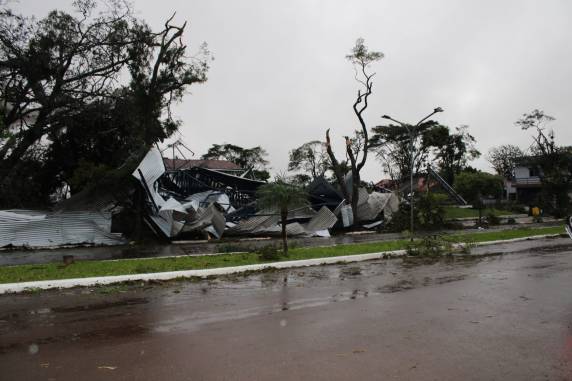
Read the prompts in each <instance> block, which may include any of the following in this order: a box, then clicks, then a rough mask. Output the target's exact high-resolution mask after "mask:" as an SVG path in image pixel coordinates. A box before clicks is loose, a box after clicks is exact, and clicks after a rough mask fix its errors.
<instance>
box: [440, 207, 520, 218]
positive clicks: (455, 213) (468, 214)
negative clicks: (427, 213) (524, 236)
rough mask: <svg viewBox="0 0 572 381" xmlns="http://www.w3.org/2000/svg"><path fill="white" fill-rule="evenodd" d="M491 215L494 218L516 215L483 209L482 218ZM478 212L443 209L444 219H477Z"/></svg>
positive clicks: (505, 211) (462, 209)
mask: <svg viewBox="0 0 572 381" xmlns="http://www.w3.org/2000/svg"><path fill="white" fill-rule="evenodd" d="M489 213H493V214H494V215H495V216H498V217H500V216H510V215H514V214H518V213H515V212H511V211H510V210H500V209H495V208H489V209H483V214H482V216H483V217H485V216H486V215H487V214H489ZM478 217H479V211H478V210H477V209H467V208H457V207H454V206H446V207H445V218H451V219H452V218H478Z"/></svg>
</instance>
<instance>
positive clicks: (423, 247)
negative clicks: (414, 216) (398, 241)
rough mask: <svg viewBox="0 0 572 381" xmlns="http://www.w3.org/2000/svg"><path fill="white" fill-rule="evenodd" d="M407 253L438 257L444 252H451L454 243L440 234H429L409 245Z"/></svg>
mask: <svg viewBox="0 0 572 381" xmlns="http://www.w3.org/2000/svg"><path fill="white" fill-rule="evenodd" d="M406 250H407V255H411V256H421V257H438V256H441V255H443V254H451V252H452V251H453V244H452V242H451V241H449V240H447V239H445V238H444V237H443V236H442V235H440V234H435V235H428V236H425V237H423V238H422V239H421V240H419V241H414V242H412V243H410V244H408V245H407V249H406Z"/></svg>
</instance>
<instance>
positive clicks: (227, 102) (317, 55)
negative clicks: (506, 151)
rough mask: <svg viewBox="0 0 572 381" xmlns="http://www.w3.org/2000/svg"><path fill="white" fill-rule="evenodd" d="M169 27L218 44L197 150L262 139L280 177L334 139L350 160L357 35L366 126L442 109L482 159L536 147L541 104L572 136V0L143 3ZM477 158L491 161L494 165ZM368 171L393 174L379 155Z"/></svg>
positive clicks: (194, 108)
mask: <svg viewBox="0 0 572 381" xmlns="http://www.w3.org/2000/svg"><path fill="white" fill-rule="evenodd" d="M71 2H72V1H71V0H49V1H47V0H19V2H16V3H12V7H13V8H14V9H15V10H19V11H21V12H22V13H24V14H28V15H31V14H34V15H36V16H40V17H41V16H44V15H45V14H46V13H47V12H48V11H49V10H51V9H53V8H59V9H69V8H70V4H71ZM133 4H134V6H135V9H136V10H137V12H138V15H139V17H140V18H142V19H144V20H146V21H147V22H148V23H149V24H150V25H152V26H153V27H155V28H157V29H158V28H159V27H160V26H161V25H162V23H163V22H164V20H165V19H166V18H168V17H169V16H170V15H171V14H172V13H173V12H174V11H176V12H177V16H176V20H177V21H179V22H183V21H184V20H188V21H189V22H190V26H189V28H188V31H187V34H186V37H185V38H186V41H187V43H188V44H189V45H190V46H191V49H192V48H193V47H195V48H196V47H198V45H199V44H200V43H201V42H202V41H206V42H208V44H209V47H210V49H211V51H212V52H213V54H214V56H215V61H214V62H213V63H212V67H211V70H210V73H209V80H208V82H207V83H205V84H203V85H199V86H196V87H194V88H192V89H191V94H189V95H188V96H187V97H186V98H185V99H184V101H183V103H181V104H180V105H179V106H178V107H177V108H176V111H177V114H178V116H179V118H180V119H181V120H183V122H184V126H183V128H182V129H181V133H182V135H183V140H184V141H185V142H186V143H187V145H188V146H189V147H190V148H192V149H193V150H194V151H195V152H196V153H197V154H202V153H204V152H205V151H206V150H207V149H208V147H209V146H210V145H211V144H213V143H223V142H228V143H234V144H238V145H241V146H246V147H250V146H254V145H262V146H263V147H264V148H265V149H266V150H267V151H268V153H269V159H270V161H271V165H272V168H273V172H279V171H283V170H285V169H286V166H287V162H288V151H289V150H290V149H292V148H294V147H297V146H299V145H301V144H302V143H304V142H306V141H309V140H315V139H324V133H325V130H326V129H327V128H330V129H331V131H332V137H333V139H334V141H336V142H337V145H336V147H335V148H336V151H337V152H338V155H339V157H343V151H342V150H343V141H342V136H343V135H346V134H351V131H353V130H354V129H355V128H357V127H358V124H357V120H356V119H355V116H354V114H353V111H352V108H351V106H352V103H353V101H354V98H355V95H356V91H357V84H356V83H355V81H354V77H353V70H352V68H351V64H350V63H349V62H347V61H346V60H345V58H344V57H345V55H346V54H347V53H349V51H350V49H351V47H352V46H353V44H354V42H355V40H356V38H358V37H363V38H365V41H366V44H367V45H368V46H369V47H370V48H371V49H374V50H379V51H382V52H383V53H384V54H385V58H384V59H383V60H382V61H381V62H379V63H377V64H375V66H374V70H375V72H376V73H377V75H376V76H375V83H374V88H373V91H374V92H373V95H372V96H371V103H370V107H369V108H368V110H367V111H366V115H365V116H366V120H367V122H368V123H369V125H370V126H374V125H376V124H381V119H380V118H379V117H380V116H381V115H383V114H389V115H391V116H393V117H395V118H397V119H400V120H405V121H411V122H413V121H417V120H418V119H419V118H421V117H423V116H425V115H426V114H427V113H429V112H430V111H431V110H432V109H433V108H434V107H436V106H441V107H443V108H444V109H445V112H444V113H443V114H439V118H438V120H439V121H440V122H442V123H443V124H446V125H448V126H450V127H455V126H458V125H463V124H466V125H469V127H470V132H471V133H472V134H473V135H474V136H475V137H476V139H477V143H478V148H479V150H480V151H481V152H482V153H483V154H484V153H486V152H487V151H488V149H489V148H490V147H492V146H495V145H500V144H508V143H510V144H518V145H520V146H521V147H522V148H527V147H528V146H529V145H530V137H529V136H528V134H527V133H526V132H524V131H520V130H519V129H518V128H517V127H515V126H514V122H515V121H516V120H517V119H518V118H519V117H520V116H521V115H522V114H523V113H525V112H529V111H531V110H532V109H534V108H541V109H543V110H545V112H547V113H548V114H550V115H552V116H554V117H555V118H556V121H554V122H553V123H552V127H553V128H554V130H555V132H556V137H557V140H558V141H559V142H560V143H562V144H572V125H571V124H570V122H571V121H572V107H571V106H572V1H568V0H544V1H540V0H538V1H533V0H506V1H500V0H479V1H476V0H475V1H458V0H432V1H427V0H415V1H390V0H372V1H334V0H322V1H318V0H297V1H294V0H283V1H273V0H248V1H246V0H226V1H223V0H202V1H199V0H186V1H185V0H163V1H157V0H135V1H133ZM473 165H475V166H477V167H479V168H482V169H489V168H488V164H487V163H486V161H485V160H484V159H479V160H477V161H476V162H474V164H473ZM364 171H365V173H364V175H363V178H364V179H366V180H378V179H379V178H381V177H382V174H381V172H380V164H379V163H378V162H376V160H375V159H374V157H373V156H372V157H371V159H370V162H369V164H368V165H367V166H366V168H365V169H364Z"/></svg>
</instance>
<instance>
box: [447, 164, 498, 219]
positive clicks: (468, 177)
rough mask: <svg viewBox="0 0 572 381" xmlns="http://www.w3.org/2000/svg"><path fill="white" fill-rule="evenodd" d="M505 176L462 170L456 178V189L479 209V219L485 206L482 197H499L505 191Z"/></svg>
mask: <svg viewBox="0 0 572 381" xmlns="http://www.w3.org/2000/svg"><path fill="white" fill-rule="evenodd" d="M503 183H504V182H503V178H502V177H501V176H497V175H493V174H490V173H486V172H467V171H465V172H461V173H460V174H459V175H457V177H456V178H455V189H456V190H457V192H459V194H461V196H463V198H464V199H465V200H467V201H468V202H470V203H471V204H472V205H473V207H474V208H476V209H479V221H480V220H481V212H482V209H483V208H484V205H483V202H482V198H483V197H493V198H499V197H501V195H502V191H503Z"/></svg>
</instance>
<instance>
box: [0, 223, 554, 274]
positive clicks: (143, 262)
mask: <svg viewBox="0 0 572 381" xmlns="http://www.w3.org/2000/svg"><path fill="white" fill-rule="evenodd" d="M560 233H564V228H563V227H561V226H556V227H546V228H535V229H513V230H502V231H492V232H479V233H467V234H456V235H450V236H448V237H449V238H450V239H452V240H454V241H456V242H485V241H496V240H505V239H513V238H523V237H530V236H535V235H544V234H560ZM407 242H408V241H407V240H395V241H381V242H372V243H361V244H347V245H338V246H329V247H306V248H294V249H291V250H290V253H289V256H288V257H287V258H283V259H282V260H285V261H286V260H287V261H293V260H299V259H313V258H326V257H338V256H343V255H355V254H366V253H376V252H383V251H391V250H399V249H404V248H405V247H406V246H407ZM0 255H1V254H0ZM258 263H265V261H263V260H261V259H260V258H259V256H258V254H257V253H240V254H222V255H203V256H184V257H173V258H150V259H125V260H117V261H79V262H76V263H74V264H72V265H69V266H67V267H64V266H63V265H62V264H60V263H49V264H39V265H18V266H4V267H0V283H16V282H29V281H38V280H55V279H71V278H87V277H101V276H111V275H126V274H142V273H154V272H165V271H179V270H198V269H211V268H219V267H230V266H242V265H252V264H258Z"/></svg>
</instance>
